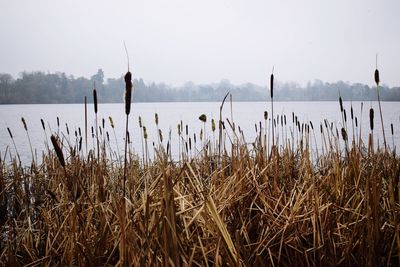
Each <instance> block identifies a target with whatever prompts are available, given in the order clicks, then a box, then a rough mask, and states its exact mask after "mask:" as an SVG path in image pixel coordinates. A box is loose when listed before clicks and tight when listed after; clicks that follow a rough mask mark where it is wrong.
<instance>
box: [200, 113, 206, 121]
mask: <svg viewBox="0 0 400 267" xmlns="http://www.w3.org/2000/svg"><path fill="white" fill-rule="evenodd" d="M199 120H201V121H202V122H206V121H207V116H206V114H201V115H200V117H199Z"/></svg>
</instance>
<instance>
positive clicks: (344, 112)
mask: <svg viewBox="0 0 400 267" xmlns="http://www.w3.org/2000/svg"><path fill="white" fill-rule="evenodd" d="M343 115H344V121H345V122H347V115H346V110H345V109H343Z"/></svg>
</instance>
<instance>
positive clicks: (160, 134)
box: [158, 129, 163, 143]
mask: <svg viewBox="0 0 400 267" xmlns="http://www.w3.org/2000/svg"><path fill="white" fill-rule="evenodd" d="M158 135H159V136H160V142H161V143H162V141H163V135H162V131H161V129H158Z"/></svg>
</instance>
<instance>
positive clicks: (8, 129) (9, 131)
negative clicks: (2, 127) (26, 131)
mask: <svg viewBox="0 0 400 267" xmlns="http://www.w3.org/2000/svg"><path fill="white" fill-rule="evenodd" d="M7 131H8V134H9V135H10V137H11V139H13V135H12V133H11V130H10V128H8V127H7Z"/></svg>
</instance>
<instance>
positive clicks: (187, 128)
mask: <svg viewBox="0 0 400 267" xmlns="http://www.w3.org/2000/svg"><path fill="white" fill-rule="evenodd" d="M188 134H189V126H188V125H187V124H186V135H188Z"/></svg>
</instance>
